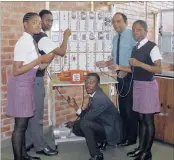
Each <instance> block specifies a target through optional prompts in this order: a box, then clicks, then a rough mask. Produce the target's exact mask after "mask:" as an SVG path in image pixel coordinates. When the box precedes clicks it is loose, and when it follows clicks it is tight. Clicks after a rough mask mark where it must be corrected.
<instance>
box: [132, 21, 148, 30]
mask: <svg viewBox="0 0 174 160" xmlns="http://www.w3.org/2000/svg"><path fill="white" fill-rule="evenodd" d="M137 23H138V24H140V25H141V26H142V27H143V28H144V30H145V31H146V32H147V31H148V27H147V23H146V22H145V21H143V20H137V21H135V22H134V23H133V25H134V24H137Z"/></svg>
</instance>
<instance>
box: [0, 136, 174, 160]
mask: <svg viewBox="0 0 174 160" xmlns="http://www.w3.org/2000/svg"><path fill="white" fill-rule="evenodd" d="M46 139H47V141H48V143H49V144H50V145H51V146H53V143H51V139H50V138H48V136H46ZM135 147H136V145H134V146H131V147H124V148H108V149H107V150H106V151H105V152H104V158H105V160H131V158H128V157H127V156H126V153H127V152H128V151H130V150H131V149H133V148H135ZM29 154H31V155H36V154H35V151H34V149H33V150H32V151H31V152H29ZM152 154H153V160H174V148H173V147H170V146H168V145H164V144H161V143H158V142H155V143H154V145H153V148H152ZM1 156H2V157H1V160H13V154H12V147H11V146H9V147H5V148H2V150H1ZM40 157H41V159H42V160H48V159H49V160H88V159H89V157H90V156H89V153H88V150H87V147H86V143H85V141H78V142H68V143H61V144H59V154H58V155H57V156H51V157H50V156H49V157H48V156H40Z"/></svg>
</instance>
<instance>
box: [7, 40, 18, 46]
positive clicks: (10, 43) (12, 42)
mask: <svg viewBox="0 0 174 160" xmlns="http://www.w3.org/2000/svg"><path fill="white" fill-rule="evenodd" d="M16 42H17V40H9V45H10V46H14V45H15V44H16Z"/></svg>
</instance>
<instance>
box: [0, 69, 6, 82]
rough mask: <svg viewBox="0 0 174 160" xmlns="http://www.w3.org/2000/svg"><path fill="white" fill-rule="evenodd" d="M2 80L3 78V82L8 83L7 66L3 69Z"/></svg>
mask: <svg viewBox="0 0 174 160" xmlns="http://www.w3.org/2000/svg"><path fill="white" fill-rule="evenodd" d="M1 80H2V84H7V76H6V68H5V67H3V68H2V69H1Z"/></svg>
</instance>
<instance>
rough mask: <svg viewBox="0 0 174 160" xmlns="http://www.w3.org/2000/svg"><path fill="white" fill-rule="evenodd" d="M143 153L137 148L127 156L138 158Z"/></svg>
mask: <svg viewBox="0 0 174 160" xmlns="http://www.w3.org/2000/svg"><path fill="white" fill-rule="evenodd" d="M141 153H142V151H141V150H139V148H136V149H135V150H134V151H132V152H129V153H127V156H128V157H137V156H139V155H140V154H141Z"/></svg>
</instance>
